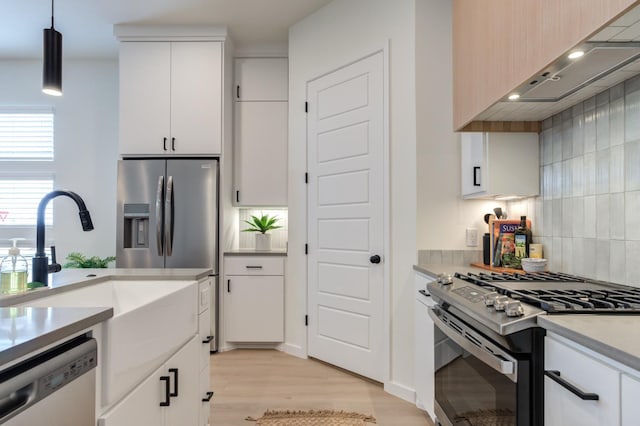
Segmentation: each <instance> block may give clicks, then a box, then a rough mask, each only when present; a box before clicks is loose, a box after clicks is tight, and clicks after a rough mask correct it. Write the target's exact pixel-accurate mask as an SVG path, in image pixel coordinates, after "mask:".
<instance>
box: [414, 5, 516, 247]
mask: <svg viewBox="0 0 640 426" xmlns="http://www.w3.org/2000/svg"><path fill="white" fill-rule="evenodd" d="M451 8H452V1H450V0H417V3H416V22H417V24H416V75H417V79H416V93H417V95H416V110H417V111H416V115H417V116H418V120H417V150H416V163H417V164H416V165H417V167H416V171H417V209H418V214H417V230H416V231H417V247H418V249H437V250H440V249H444V250H473V249H478V250H481V249H482V247H481V246H478V247H467V246H466V245H465V230H466V228H476V229H478V232H479V237H481V236H482V233H484V232H487V231H486V229H487V225H486V224H485V223H484V220H483V219H484V214H485V213H492V212H493V208H494V207H498V206H501V207H504V203H502V202H495V201H463V200H462V198H461V196H460V137H459V135H458V134H456V133H454V132H453V104H452V102H453V63H452V50H451V49H452V33H451V27H452V22H451ZM478 241H480V242H481V241H482V238H478Z"/></svg>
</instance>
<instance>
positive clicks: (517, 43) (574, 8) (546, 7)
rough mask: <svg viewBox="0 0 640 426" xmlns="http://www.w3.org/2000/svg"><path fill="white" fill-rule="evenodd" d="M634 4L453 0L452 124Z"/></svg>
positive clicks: (628, 0)
mask: <svg viewBox="0 0 640 426" xmlns="http://www.w3.org/2000/svg"><path fill="white" fill-rule="evenodd" d="M637 3H638V1H637V0H604V1H603V0H547V1H543V2H541V1H540V0H521V1H517V2H515V1H512V0H474V1H468V0H454V3H453V74H454V118H453V121H454V128H455V129H461V128H462V127H464V125H465V124H467V123H468V122H470V121H472V120H473V118H474V117H476V116H477V115H478V114H480V113H481V112H483V111H484V110H486V109H487V108H489V107H490V106H491V105H493V104H494V103H495V102H497V101H498V100H500V99H501V98H502V97H504V96H505V95H507V94H508V93H509V91H510V90H512V89H513V88H515V87H517V86H518V85H520V84H521V83H523V82H524V81H526V80H527V79H528V78H529V77H531V76H532V75H533V74H534V73H536V72H538V71H539V70H541V69H543V68H544V67H545V66H547V65H549V64H550V63H551V62H553V61H554V60H555V59H556V58H558V57H559V56H561V55H562V54H564V53H565V52H567V51H568V50H569V49H571V48H572V47H573V46H575V45H576V44H578V43H580V42H581V41H583V40H585V39H587V38H588V37H589V36H590V35H592V34H594V33H596V32H597V30H598V29H599V28H601V27H602V26H604V25H605V24H607V23H608V22H610V21H612V20H613V19H614V18H616V17H617V16H619V15H621V14H622V13H623V12H625V11H626V10H627V9H628V8H630V7H631V6H633V5H634V4H637Z"/></svg>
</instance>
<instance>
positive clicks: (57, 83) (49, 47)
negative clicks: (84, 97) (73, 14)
mask: <svg viewBox="0 0 640 426" xmlns="http://www.w3.org/2000/svg"><path fill="white" fill-rule="evenodd" d="M43 46H44V48H43V59H44V60H43V66H42V91H43V92H44V93H46V94H47V95H53V96H62V34H61V33H59V32H58V31H56V30H55V28H53V1H52V2H51V28H45V29H44V30H43Z"/></svg>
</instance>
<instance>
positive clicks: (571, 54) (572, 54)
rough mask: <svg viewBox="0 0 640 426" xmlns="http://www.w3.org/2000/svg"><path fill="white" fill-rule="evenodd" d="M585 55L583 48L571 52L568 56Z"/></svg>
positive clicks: (570, 57)
mask: <svg viewBox="0 0 640 426" xmlns="http://www.w3.org/2000/svg"><path fill="white" fill-rule="evenodd" d="M583 55H584V52H583V51H582V50H576V51H575V52H571V53H569V56H568V58H569V59H578V58H579V57H581V56H583Z"/></svg>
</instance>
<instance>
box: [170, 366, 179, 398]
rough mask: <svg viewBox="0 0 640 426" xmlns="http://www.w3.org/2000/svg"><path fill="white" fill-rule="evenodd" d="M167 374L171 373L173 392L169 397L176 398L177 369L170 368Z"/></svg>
mask: <svg viewBox="0 0 640 426" xmlns="http://www.w3.org/2000/svg"><path fill="white" fill-rule="evenodd" d="M169 373H173V392H171V393H170V394H169V396H178V369H177V368H170V369H169Z"/></svg>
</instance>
